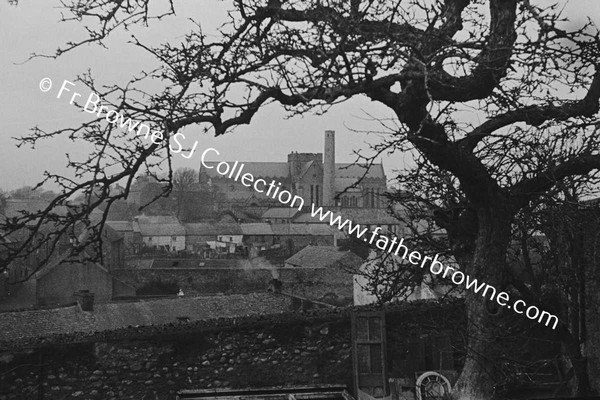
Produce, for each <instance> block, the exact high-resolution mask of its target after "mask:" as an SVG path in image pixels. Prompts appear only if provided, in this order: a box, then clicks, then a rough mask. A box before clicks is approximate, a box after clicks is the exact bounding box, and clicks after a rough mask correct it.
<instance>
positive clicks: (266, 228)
mask: <svg viewBox="0 0 600 400" xmlns="http://www.w3.org/2000/svg"><path fill="white" fill-rule="evenodd" d="M240 227H241V228H242V234H243V235H248V236H249V235H273V230H272V229H271V225H270V224H267V223H266V222H250V223H247V224H240Z"/></svg>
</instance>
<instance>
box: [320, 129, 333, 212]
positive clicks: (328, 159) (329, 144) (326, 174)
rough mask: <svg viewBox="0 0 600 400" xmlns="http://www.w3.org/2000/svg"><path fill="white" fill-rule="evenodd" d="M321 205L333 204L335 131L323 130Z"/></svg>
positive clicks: (331, 205)
mask: <svg viewBox="0 0 600 400" xmlns="http://www.w3.org/2000/svg"><path fill="white" fill-rule="evenodd" d="M323 205H324V206H326V207H333V206H335V131H325V149H324V154H323Z"/></svg>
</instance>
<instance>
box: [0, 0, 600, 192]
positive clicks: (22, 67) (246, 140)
mask: <svg viewBox="0 0 600 400" xmlns="http://www.w3.org/2000/svg"><path fill="white" fill-rule="evenodd" d="M229 3H230V2H228V1H224V2H223V1H217V0H193V1H192V0H189V1H176V2H175V6H176V11H177V14H178V15H177V16H176V17H172V18H169V19H167V20H165V21H164V22H161V23H160V24H155V25H151V27H150V29H145V30H141V31H139V32H137V31H136V32H135V33H136V35H138V36H140V37H142V38H143V39H144V40H146V41H149V42H151V43H152V42H154V43H158V41H159V40H162V39H164V38H175V39H177V38H180V37H181V35H182V34H183V33H184V32H186V31H187V29H186V28H189V27H190V26H191V25H190V24H189V23H188V22H187V21H186V19H187V18H193V19H194V20H196V21H198V22H200V23H201V24H202V26H203V29H204V31H205V32H207V31H213V30H214V29H215V27H216V26H217V24H219V23H220V22H223V21H225V14H224V10H225V8H226V6H227V4H229ZM58 4H59V2H58V1H55V0H43V1H42V0H20V4H19V5H18V7H12V6H10V5H9V4H8V2H7V0H0V38H1V39H0V55H1V56H0V88H1V90H0V110H1V111H0V116H1V117H2V118H1V119H0V127H1V131H0V132H1V133H0V188H1V189H4V190H12V189H15V188H17V187H20V186H24V185H33V184H35V183H37V182H38V181H39V180H40V179H41V178H42V174H43V172H44V170H50V171H52V172H58V173H63V174H67V175H68V174H69V171H67V170H66V168H65V165H66V158H65V153H67V152H68V153H71V154H74V155H76V154H77V153H78V152H82V151H83V149H82V148H81V147H80V148H78V146H77V145H74V144H72V143H71V142H69V141H68V140H67V139H65V138H63V139H52V140H51V141H46V142H44V143H41V144H40V145H38V146H37V147H36V149H34V150H31V149H25V148H21V149H17V148H16V147H15V143H16V142H15V141H14V140H13V139H11V137H14V136H20V135H23V134H25V133H27V131H28V130H29V129H30V128H32V127H33V126H35V125H39V126H40V127H42V128H44V129H46V130H50V129H53V128H59V127H65V126H72V125H73V124H74V123H75V122H77V121H79V120H81V118H82V113H81V112H79V111H78V110H77V109H76V108H74V107H72V106H69V105H68V103H65V102H63V101H60V100H57V99H56V98H54V97H53V96H52V95H50V94H49V93H42V92H41V91H40V90H39V82H40V80H41V79H42V78H44V77H49V78H51V79H52V80H53V82H54V84H55V85H56V84H60V82H62V81H63V80H64V79H68V80H71V81H72V80H73V79H74V77H75V76H76V75H77V74H78V73H82V72H85V71H86V70H88V69H91V70H92V72H93V74H94V76H95V78H96V80H97V82H101V83H105V84H115V83H124V82H126V81H128V80H129V79H130V78H131V77H132V76H133V75H136V74H137V73H138V72H139V71H140V70H142V69H144V68H145V67H147V66H148V65H149V64H150V63H151V62H153V60H152V59H151V58H150V57H149V56H148V55H147V54H144V53H143V52H142V51H141V50H139V49H136V48H135V47H133V46H132V45H128V44H126V41H127V39H128V38H129V34H127V33H123V34H119V35H116V36H115V37H114V38H112V40H110V41H109V42H108V47H109V49H103V48H100V47H98V46H88V47H85V48H81V49H78V50H76V51H74V52H71V53H68V54H66V55H64V56H63V57H60V58H59V59H57V60H53V59H46V58H37V59H34V60H31V61H29V62H26V63H23V61H25V60H26V59H27V57H28V55H29V54H31V53H33V52H38V53H44V52H45V53H53V51H54V50H55V49H56V48H57V47H59V46H61V45H63V44H64V43H65V42H67V41H69V40H72V39H73V38H75V37H82V31H81V26H80V25H78V24H77V23H59V22H58V21H59V19H60V11H59V9H58V8H57V6H58ZM566 15H568V16H569V17H570V18H571V19H572V20H573V22H575V23H581V22H583V20H584V19H585V18H586V17H588V16H590V17H591V18H594V19H596V20H597V23H598V21H600V0H572V1H571V2H570V3H569V5H568V6H567V8H566ZM86 93H87V92H86ZM365 111H366V112H368V113H369V114H371V115H375V116H378V117H385V116H388V115H389V114H388V111H387V110H385V108H383V107H381V106H377V105H374V104H373V103H370V102H369V101H368V100H366V99H364V98H358V99H353V100H351V101H349V102H346V103H343V104H342V105H340V106H336V107H334V108H333V109H332V110H331V111H330V112H329V113H327V114H326V115H324V116H313V115H306V116H304V117H295V118H292V119H286V118H285V114H284V113H283V112H282V111H281V110H280V109H279V108H278V107H276V106H270V107H268V108H266V109H264V110H262V111H261V112H259V113H258V114H257V115H256V116H255V118H254V119H253V121H252V123H251V124H250V125H249V126H243V127H240V128H238V129H237V130H236V131H235V132H234V133H232V134H228V135H225V136H221V137H219V138H214V137H211V136H208V135H202V134H201V133H200V131H199V129H197V130H194V129H192V130H190V131H189V135H190V136H192V137H193V138H194V139H187V140H186V142H187V141H190V140H195V139H200V144H199V148H206V147H215V148H217V149H218V150H219V151H220V152H221V154H222V156H221V159H223V160H232V161H234V160H239V161H285V160H286V156H287V154H288V153H289V152H291V151H299V152H322V148H323V132H324V130H326V129H332V130H335V131H336V142H337V143H336V157H337V161H338V162H352V161H353V160H354V157H353V156H352V152H353V150H357V149H366V148H367V146H366V145H365V142H366V141H370V142H376V141H377V138H376V137H373V136H371V137H367V136H366V135H364V134H358V133H353V132H351V130H350V129H348V128H359V129H361V128H362V129H366V128H368V127H369V126H372V127H374V128H375V127H376V125H372V124H369V123H367V122H366V121H365V118H366V113H365ZM186 136H188V132H186ZM82 157H83V156H82ZM404 158H405V156H403V155H401V154H394V155H392V156H386V157H383V158H382V161H383V163H384V167H385V170H386V173H387V174H388V178H390V177H391V176H392V170H393V169H394V168H400V167H402V166H403V165H404V162H405V159H404ZM174 160H175V166H176V167H180V166H188V167H193V168H197V167H198V166H199V162H200V161H199V155H196V156H195V157H192V158H191V159H190V160H184V159H183V158H182V157H175V158H174Z"/></svg>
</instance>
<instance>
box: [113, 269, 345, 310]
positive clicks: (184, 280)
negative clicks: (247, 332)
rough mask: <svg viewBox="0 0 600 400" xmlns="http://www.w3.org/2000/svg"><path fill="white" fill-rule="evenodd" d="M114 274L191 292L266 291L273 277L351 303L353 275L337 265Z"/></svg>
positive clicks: (296, 289)
mask: <svg viewBox="0 0 600 400" xmlns="http://www.w3.org/2000/svg"><path fill="white" fill-rule="evenodd" d="M112 274H113V275H114V276H115V277H116V278H118V279H120V280H122V281H124V282H126V283H128V284H130V285H132V286H133V287H135V288H136V289H139V288H141V287H142V286H144V285H146V284H148V283H150V282H152V281H157V280H161V281H163V282H172V281H174V282H177V284H178V285H179V287H181V289H182V290H183V291H184V293H186V294H189V295H210V294H217V293H224V294H233V293H253V292H265V291H267V290H268V289H269V283H270V282H271V280H272V279H273V278H278V279H280V280H281V281H282V282H283V287H282V290H283V291H286V292H289V293H296V294H298V295H299V296H303V297H307V298H309V299H314V300H321V299H323V298H325V297H334V298H339V299H340V300H345V302H346V303H352V298H353V280H352V279H353V278H352V274H350V273H347V272H344V271H341V270H340V269H338V268H289V267H287V268H286V267H284V268H275V267H274V268H264V267H258V268H257V267H254V268H226V267H219V268H206V267H202V268H160V269H158V268H152V269H120V270H113V271H112Z"/></svg>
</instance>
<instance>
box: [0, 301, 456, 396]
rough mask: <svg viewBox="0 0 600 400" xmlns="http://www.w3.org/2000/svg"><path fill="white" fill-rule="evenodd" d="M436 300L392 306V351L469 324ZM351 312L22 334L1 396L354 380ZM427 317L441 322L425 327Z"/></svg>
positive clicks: (3, 362) (2, 368) (1, 357)
mask: <svg viewBox="0 0 600 400" xmlns="http://www.w3.org/2000/svg"><path fill="white" fill-rule="evenodd" d="M432 307H433V308H435V309H437V308H440V306H437V305H431V304H425V305H410V306H406V307H403V308H398V309H394V310H392V311H389V312H388V317H387V318H388V350H389V351H388V353H389V354H393V353H394V352H397V351H398V348H400V347H401V346H402V345H403V344H404V341H405V338H406V337H412V336H415V335H423V334H426V332H425V331H427V329H429V330H433V331H436V332H437V331H439V330H440V329H444V328H447V327H448V326H450V325H453V326H458V327H460V326H463V324H460V323H459V324H457V323H456V322H457V318H460V316H461V315H462V307H461V306H460V305H457V304H455V305H453V306H446V307H445V308H444V310H445V311H444V310H442V312H440V311H439V310H438V311H437V312H433V313H432V312H431V308H432ZM349 316H350V310H339V309H338V310H333V311H331V310H319V311H311V312H309V313H302V314H299V313H289V314H282V315H278V316H265V317H259V318H251V319H222V320H217V321H214V322H211V323H210V324H209V323H205V322H200V321H199V323H198V324H181V325H177V326H165V327H141V328H137V327H135V328H134V327H132V328H129V329H126V330H122V331H120V332H111V333H110V334H100V333H98V334H96V335H91V336H85V335H71V336H69V337H60V338H53V339H48V340H46V341H42V342H38V343H37V344H32V343H29V344H27V345H26V346H21V347H20V349H16V348H15V349H11V348H10V347H11V346H13V345H15V343H12V344H8V345H7V344H6V343H5V344H0V349H2V348H3V349H4V350H3V351H2V352H0V400H8V399H10V400H14V399H31V398H35V399H72V398H76V399H77V398H78V399H103V400H113V399H136V400H138V399H161V400H163V399H168V400H171V399H175V395H176V392H177V391H178V390H182V389H194V388H197V389H198V388H225V387H227V388H247V387H265V386H277V385H285V386H289V385H300V384H315V383H335V384H344V385H347V387H349V388H352V356H351V333H350V317H349ZM421 318H424V319H425V320H427V321H428V322H434V324H433V325H431V326H432V327H431V328H422V327H421V328H416V326H417V325H419V324H418V321H419V319H421ZM421 325H422V324H421ZM413 330H414V332H413ZM463 333H464V332H463ZM460 335H461V332H456V337H457V338H458V337H460ZM456 343H459V341H458V340H457V342H456ZM389 362H390V365H391V364H392V362H393V360H391V359H390V360H389Z"/></svg>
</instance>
